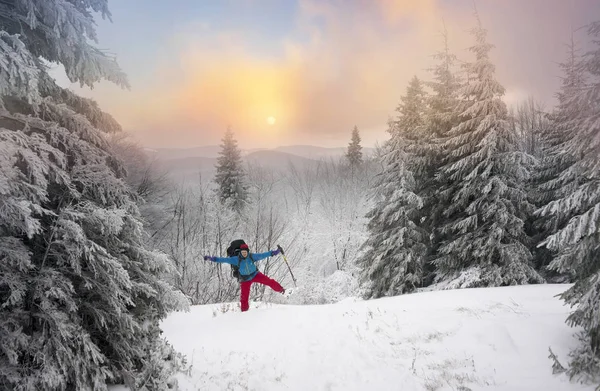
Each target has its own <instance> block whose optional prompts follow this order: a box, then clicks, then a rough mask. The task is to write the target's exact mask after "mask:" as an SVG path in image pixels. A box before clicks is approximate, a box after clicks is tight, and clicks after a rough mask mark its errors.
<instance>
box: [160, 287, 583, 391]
mask: <svg viewBox="0 0 600 391" xmlns="http://www.w3.org/2000/svg"><path fill="white" fill-rule="evenodd" d="M566 288H567V286H566V285H534V286H518V287H508V288H487V289H464V290H452V291H437V292H426V293H418V294H412V295H404V296H398V297H392V298H385V299H379V300H371V301H361V300H355V299H346V300H344V301H342V302H340V303H337V304H329V305H322V306H316V305H315V306H294V305H281V304H273V303H270V304H268V303H254V305H253V306H252V307H251V309H250V311H249V312H247V313H240V312H239V309H238V308H237V304H236V305H234V304H222V305H206V306H197V307H192V309H191V312H190V313H175V314H172V315H171V316H170V317H169V318H167V319H166V321H164V322H163V324H162V327H163V330H164V332H165V335H166V337H167V339H168V340H169V341H170V342H171V343H172V344H173V345H174V347H175V348H176V349H177V350H178V351H180V352H182V353H184V354H186V355H187V356H188V363H189V364H191V368H190V370H189V371H188V374H189V376H188V375H183V374H181V375H179V378H178V379H179V385H180V386H181V387H182V389H183V390H344V391H348V390H431V391H433V390H462V391H467V390H507V391H508V390H511V391H515V390H524V391H525V390H527V391H529V390H545V391H551V390H557V391H558V390H593V388H594V387H592V386H583V385H580V384H577V383H570V382H569V381H568V379H567V378H566V376H565V375H562V374H560V375H553V374H552V362H551V360H550V359H549V358H548V355H549V351H548V348H549V347H550V348H552V350H553V351H554V353H556V355H557V356H558V357H559V359H560V360H562V361H566V355H567V353H568V351H569V350H570V349H571V348H573V347H574V346H575V345H576V340H575V338H574V336H573V333H574V330H573V329H571V328H569V327H568V326H567V325H565V323H564V319H565V317H566V315H567V313H568V308H566V307H565V306H563V304H562V302H561V301H560V300H559V299H558V298H556V297H555V295H556V294H558V293H560V292H562V291H564V290H565V289H566ZM232 308H234V310H232Z"/></svg>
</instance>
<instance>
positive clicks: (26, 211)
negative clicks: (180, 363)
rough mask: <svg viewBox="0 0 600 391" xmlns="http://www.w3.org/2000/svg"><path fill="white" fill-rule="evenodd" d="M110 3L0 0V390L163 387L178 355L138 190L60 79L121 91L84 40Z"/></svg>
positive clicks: (169, 296) (168, 291) (100, 116)
mask: <svg viewBox="0 0 600 391" xmlns="http://www.w3.org/2000/svg"><path fill="white" fill-rule="evenodd" d="M93 12H97V13H99V14H101V15H103V16H110V14H109V12H108V9H107V4H106V1H104V0H93V1H92V0H81V1H77V2H67V1H58V0H15V1H10V2H3V3H1V4H0V29H1V30H0V58H1V59H2V60H1V61H0V211H2V218H1V219H0V341H1V342H0V344H1V345H2V349H0V385H1V388H2V389H3V390H75V389H77V390H92V389H93V390H106V389H107V383H108V382H126V383H128V384H129V385H131V386H135V387H137V388H138V389H155V390H158V389H165V388H167V383H166V382H167V377H168V375H169V373H168V372H169V371H168V368H167V366H166V365H165V362H164V359H165V358H166V357H167V355H170V356H172V357H173V356H174V355H173V352H172V350H170V349H169V348H168V347H167V346H166V345H165V344H164V342H163V341H162V339H160V329H159V326H158V322H159V320H160V319H161V318H164V317H165V316H166V314H167V313H168V311H170V310H172V309H174V308H179V307H180V306H181V305H183V304H184V301H183V300H182V297H181V296H180V295H179V294H177V293H175V292H174V291H173V290H172V288H171V287H170V286H169V285H168V284H166V283H164V282H163V280H162V278H161V277H162V275H163V274H164V273H167V272H170V271H171V264H170V262H169V260H168V259H167V258H166V257H165V256H164V255H162V254H160V253H154V252H151V251H148V250H147V249H146V248H144V245H143V238H144V228H143V225H142V222H141V220H140V218H139V212H138V209H137V205H136V202H135V201H136V199H135V197H134V195H133V193H132V191H131V190H130V188H129V187H128V186H127V185H126V184H125V182H124V181H123V177H124V175H125V172H124V170H123V167H122V164H121V163H120V162H119V161H118V160H117V159H115V158H114V156H113V155H111V153H110V152H109V150H110V148H109V143H108V139H107V135H106V133H109V132H115V131H119V130H120V126H119V125H118V123H116V121H114V119H112V117H110V115H108V114H106V113H103V112H102V111H101V110H100V109H99V108H98V106H97V105H96V104H95V103H94V102H92V101H90V100H88V99H83V98H80V97H78V96H76V95H75V94H73V93H71V92H70V91H67V90H64V89H62V88H60V87H59V86H57V85H56V84H55V83H54V80H52V79H51V78H50V77H49V76H48V74H47V73H46V67H45V66H44V64H43V62H42V61H41V59H40V58H42V57H43V58H45V59H47V60H49V61H53V62H57V63H61V64H62V65H64V67H65V70H66V72H67V75H68V77H69V78H70V79H71V81H73V82H80V83H81V84H82V85H90V86H91V85H94V84H95V83H96V82H98V81H100V80H101V79H106V80H109V81H112V82H115V83H117V84H119V85H123V86H126V85H127V81H126V78H125V76H124V74H123V73H122V72H121V71H120V69H119V67H118V65H117V63H116V62H115V61H114V59H112V58H109V57H107V56H106V55H105V54H104V53H103V52H101V51H100V50H98V49H96V48H95V47H94V46H92V45H91V44H90V41H94V40H95V30H94V27H95V23H94V19H93V16H92V15H93Z"/></svg>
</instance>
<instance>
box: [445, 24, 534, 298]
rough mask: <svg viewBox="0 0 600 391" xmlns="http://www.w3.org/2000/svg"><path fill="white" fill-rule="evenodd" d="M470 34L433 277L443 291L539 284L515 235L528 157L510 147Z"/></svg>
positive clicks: (484, 60)
mask: <svg viewBox="0 0 600 391" xmlns="http://www.w3.org/2000/svg"><path fill="white" fill-rule="evenodd" d="M477 21H478V25H477V27H476V28H474V29H473V30H472V34H473V35H474V37H475V39H476V43H475V45H474V46H473V47H471V48H470V49H471V51H472V52H473V53H474V54H475V57H476V60H475V62H473V63H469V64H466V70H467V72H468V74H469V77H470V82H469V84H468V85H466V86H465V87H464V88H463V89H462V91H461V95H462V99H461V102H460V109H461V115H460V123H459V124H458V125H457V126H455V127H453V128H452V130H450V132H449V134H448V139H447V141H446V142H445V143H444V147H445V148H447V149H448V161H447V162H446V165H445V166H444V167H443V168H442V169H441V171H440V174H439V177H440V178H439V180H440V183H442V184H445V185H446V186H449V188H447V189H442V191H444V192H446V193H447V194H448V196H449V199H451V200H452V202H451V203H450V204H449V205H448V208H447V209H446V210H445V212H444V217H445V218H446V219H447V220H446V222H445V224H443V225H442V228H441V233H442V235H444V240H443V243H442V245H441V246H440V247H439V250H438V257H437V258H436V259H435V261H434V264H435V265H436V267H437V270H436V273H437V276H436V278H437V280H438V281H440V280H442V279H445V280H448V279H450V280H452V284H451V286H459V287H476V286H500V285H514V284H525V283H530V282H541V281H542V279H541V277H540V276H539V274H538V273H537V272H536V271H535V270H534V268H533V267H532V265H531V264H530V261H531V253H530V252H529V249H528V247H527V243H526V235H525V232H524V230H523V224H524V222H523V218H524V216H525V214H526V211H527V209H528V208H531V205H530V204H529V203H528V201H527V197H526V194H525V192H524V190H523V186H524V183H525V181H526V180H527V177H528V173H527V172H526V171H525V170H524V168H523V167H524V166H523V164H522V163H523V162H524V161H525V160H527V159H529V158H530V157H528V155H526V154H524V153H522V152H519V151H518V150H517V149H516V141H517V140H516V135H515V134H514V132H513V131H512V130H511V127H510V126H509V124H508V121H507V115H508V113H507V108H506V105H505V104H504V102H502V100H501V96H502V95H503V93H504V88H503V87H502V86H501V85H500V84H499V83H498V82H497V81H496V80H495V78H494V66H493V64H492V63H491V62H490V59H489V55H488V54H489V51H490V50H491V49H492V47H493V46H492V45H490V44H489V43H488V42H487V39H486V31H485V30H484V29H483V27H482V26H481V22H480V21H479V17H478V16H477Z"/></svg>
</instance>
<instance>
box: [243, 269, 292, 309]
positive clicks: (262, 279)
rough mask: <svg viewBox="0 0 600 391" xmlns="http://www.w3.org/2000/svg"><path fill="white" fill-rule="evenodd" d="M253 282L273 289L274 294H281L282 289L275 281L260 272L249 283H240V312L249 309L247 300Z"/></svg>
mask: <svg viewBox="0 0 600 391" xmlns="http://www.w3.org/2000/svg"><path fill="white" fill-rule="evenodd" d="M254 282H257V283H259V284H263V285H266V286H268V287H269V288H271V289H273V290H274V291H275V292H279V293H281V292H283V287H282V286H281V285H279V283H278V282H277V281H275V280H273V279H272V278H269V277H267V276H265V275H264V274H262V273H261V272H258V273H256V275H255V276H254V278H253V279H251V280H250V281H243V282H241V283H240V288H241V294H240V305H241V307H242V312H244V311H248V308H250V305H249V304H248V299H249V298H250V287H251V286H252V283H254Z"/></svg>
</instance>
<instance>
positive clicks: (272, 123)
mask: <svg viewBox="0 0 600 391" xmlns="http://www.w3.org/2000/svg"><path fill="white" fill-rule="evenodd" d="M275 121H276V119H275V117H273V116H271V117H269V118H267V123H268V124H269V125H275Z"/></svg>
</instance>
